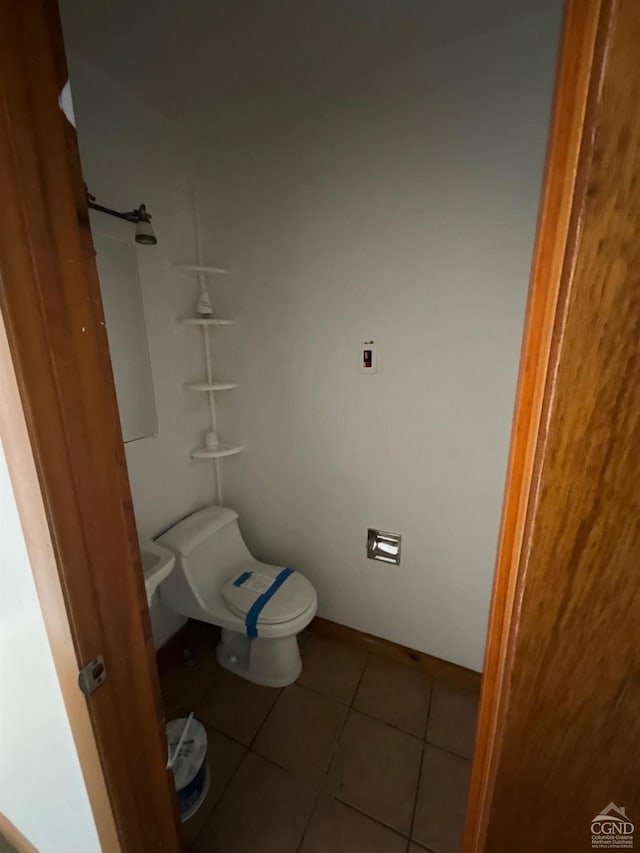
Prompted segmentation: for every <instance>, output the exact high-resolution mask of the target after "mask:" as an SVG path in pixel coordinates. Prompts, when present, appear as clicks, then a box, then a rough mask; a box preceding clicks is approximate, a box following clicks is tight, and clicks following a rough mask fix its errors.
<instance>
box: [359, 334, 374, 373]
mask: <svg viewBox="0 0 640 853" xmlns="http://www.w3.org/2000/svg"><path fill="white" fill-rule="evenodd" d="M359 357H360V362H359V363H360V373H377V372H378V356H377V353H376V345H375V343H374V341H363V342H362V343H361V344H360V354H359Z"/></svg>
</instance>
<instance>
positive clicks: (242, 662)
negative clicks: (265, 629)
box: [216, 628, 302, 687]
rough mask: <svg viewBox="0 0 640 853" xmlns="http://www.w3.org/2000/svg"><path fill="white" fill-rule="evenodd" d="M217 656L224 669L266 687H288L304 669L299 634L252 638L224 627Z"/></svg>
mask: <svg viewBox="0 0 640 853" xmlns="http://www.w3.org/2000/svg"><path fill="white" fill-rule="evenodd" d="M216 657H217V659H218V663H219V664H220V666H221V667H223V668H224V669H227V670H229V672H233V673H234V674H235V675H239V676H241V677H242V678H246V679H247V680H248V681H253V682H254V684H261V685H262V686H263V687H287V685H289V684H293V682H294V681H295V680H296V679H297V678H298V676H299V675H300V673H301V672H302V658H301V657H300V648H299V646H298V637H297V635H296V634H292V635H290V636H288V637H270V638H263V637H256V638H255V639H253V640H252V639H249V637H247V636H245V635H244V634H240V633H239V632H238V631H231V630H230V629H229V628H222V632H221V636H220V641H219V643H218V646H217V648H216Z"/></svg>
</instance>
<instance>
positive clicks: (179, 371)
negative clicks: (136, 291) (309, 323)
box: [67, 44, 214, 645]
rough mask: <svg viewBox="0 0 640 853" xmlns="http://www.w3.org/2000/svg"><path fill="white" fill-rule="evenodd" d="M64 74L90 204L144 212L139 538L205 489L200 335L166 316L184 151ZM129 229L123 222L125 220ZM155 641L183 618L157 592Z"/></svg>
mask: <svg viewBox="0 0 640 853" xmlns="http://www.w3.org/2000/svg"><path fill="white" fill-rule="evenodd" d="M67 47H68V48H69V49H70V51H71V56H70V72H71V84H72V90H73V101H74V109H75V115H76V120H77V126H78V136H79V142H80V154H81V159H82V170H83V174H84V177H85V180H86V183H87V186H88V187H89V189H90V191H91V192H92V193H93V194H94V195H95V196H96V198H97V200H98V202H100V203H101V204H105V205H107V206H108V207H113V208H115V209H117V210H130V209H131V208H132V207H136V206H137V205H139V204H140V203H141V202H144V203H145V204H146V205H147V208H148V210H149V212H150V213H151V214H152V217H153V227H154V230H155V232H156V236H157V238H158V244H157V246H152V247H149V246H140V247H138V261H139V270H140V286H141V290H142V301H143V307H144V314H145V321H146V326H147V337H148V343H149V354H150V360H151V373H152V377H153V385H154V392H155V399H156V406H157V414H158V434H157V435H155V436H153V437H151V438H144V439H139V440H137V441H132V442H129V443H128V444H127V445H126V456H127V465H128V468H129V478H130V481H131V490H132V493H133V503H134V509H135V514H136V522H137V525H138V533H139V536H140V538H141V540H144V539H148V538H152V537H154V536H156V535H157V534H159V533H160V532H162V531H163V530H164V529H166V528H167V527H169V526H170V525H171V524H173V523H174V522H175V521H177V520H178V519H180V518H182V517H184V516H185V515H188V514H189V513H190V512H192V511H194V510H195V509H198V508H200V507H201V506H203V505H204V504H206V503H210V502H211V500H212V499H213V495H214V481H213V472H212V467H211V466H210V465H208V464H198V463H190V462H189V459H188V452H189V450H190V449H191V448H192V447H194V446H197V445H198V444H199V443H200V438H201V435H202V433H203V432H204V430H205V429H206V428H207V417H208V416H207V409H206V406H205V405H204V404H203V401H202V399H200V397H199V396H198V395H195V394H189V393H187V392H186V391H184V390H183V387H182V386H183V383H184V382H187V381H189V380H191V381H193V380H195V379H199V378H202V371H203V363H204V362H203V354H202V342H201V340H200V336H199V335H198V334H197V332H196V330H193V329H189V328H186V327H183V326H180V325H179V324H178V323H177V322H176V319H177V318H178V317H180V316H185V315H188V314H190V313H191V312H192V311H193V309H194V307H195V302H196V293H197V287H196V284H195V283H194V281H193V280H192V279H190V278H188V277H186V276H184V275H183V274H182V273H179V272H178V271H176V270H174V269H172V267H173V265H174V264H176V263H193V262H194V261H195V227H194V209H193V195H192V188H193V185H194V181H195V175H194V173H193V169H192V164H193V162H194V156H193V153H192V151H191V148H190V147H189V145H188V144H187V141H186V139H185V138H184V137H183V136H182V135H181V134H180V132H179V130H178V128H177V127H176V126H175V125H173V124H172V123H171V122H169V121H167V120H166V119H165V118H163V117H162V116H161V115H159V114H158V113H157V112H155V111H154V110H152V109H150V108H149V107H147V106H146V105H145V104H143V103H141V102H140V100H138V99H137V98H135V97H133V96H132V95H130V94H129V93H128V92H127V91H125V90H124V89H122V88H121V87H119V86H116V85H115V84H114V83H113V82H112V81H111V80H109V79H108V78H107V77H105V76H104V75H103V74H101V73H100V72H98V71H97V70H96V69H95V68H93V67H92V66H90V65H89V64H87V63H85V62H80V61H76V60H74V58H73V44H71V45H67ZM131 227H132V229H133V226H131ZM151 618H152V624H153V629H154V639H155V642H156V645H161V644H162V643H163V642H164V641H165V640H166V639H167V638H168V637H169V636H170V635H171V634H172V633H173V632H174V631H175V630H177V628H179V627H180V625H181V624H182V623H183V621H184V620H183V619H181V618H180V617H177V616H176V615H175V614H171V613H168V612H167V611H166V610H165V609H164V608H163V607H162V605H161V604H160V602H159V601H158V598H157V595H156V597H155V600H154V602H153V605H152V608H151Z"/></svg>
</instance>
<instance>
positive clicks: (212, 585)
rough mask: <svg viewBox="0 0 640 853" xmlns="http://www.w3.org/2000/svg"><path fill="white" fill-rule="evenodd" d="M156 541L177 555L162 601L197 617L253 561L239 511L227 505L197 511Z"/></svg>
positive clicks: (166, 582)
mask: <svg viewBox="0 0 640 853" xmlns="http://www.w3.org/2000/svg"><path fill="white" fill-rule="evenodd" d="M156 541H157V542H158V543H159V544H160V545H163V546H164V547H165V548H169V549H171V550H172V551H173V552H174V553H175V555H176V564H175V568H174V570H173V572H172V573H171V574H170V575H169V576H168V577H167V579H166V580H165V581H164V582H163V583H162V584H161V586H160V595H161V597H162V600H163V602H164V603H165V604H166V605H167V606H169V607H170V608H171V609H172V610H175V611H177V612H179V613H183V614H184V615H185V616H192V617H194V618H196V619H197V618H198V617H199V613H200V610H201V608H202V607H204V604H205V602H210V601H211V600H212V598H213V597H214V596H217V595H219V593H220V589H221V587H222V584H223V583H224V582H225V581H226V580H227V579H228V578H229V577H231V575H233V574H234V573H239V572H241V571H243V570H244V569H245V568H246V566H247V564H248V563H250V562H252V561H253V557H252V556H251V553H250V551H249V549H248V548H247V546H246V545H245V543H244V540H243V538H242V535H241V533H240V528H239V527H238V513H237V512H234V510H232V509H227V508H226V507H220V506H210V507H205V509H201V510H199V511H198V512H194V513H193V515H190V516H188V517H187V518H184V519H183V520H182V521H179V522H178V523H177V524H174V526H173V527H171V528H169V530H167V531H166V532H165V533H163V534H162V535H161V536H159V537H158V538H157V539H156Z"/></svg>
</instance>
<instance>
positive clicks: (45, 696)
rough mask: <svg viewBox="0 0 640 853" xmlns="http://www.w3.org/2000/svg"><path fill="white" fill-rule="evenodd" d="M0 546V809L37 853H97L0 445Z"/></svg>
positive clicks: (96, 840)
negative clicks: (64, 852) (0, 550)
mask: <svg viewBox="0 0 640 853" xmlns="http://www.w3.org/2000/svg"><path fill="white" fill-rule="evenodd" d="M0 541H2V558H1V559H0V590H1V594H0V683H1V684H2V689H1V690H0V812H2V814H4V815H5V817H7V818H8V819H9V820H10V821H11V823H13V825H14V826H15V827H16V829H18V830H19V831H20V832H21V833H22V835H23V836H24V837H25V838H27V839H28V840H29V841H30V842H31V843H32V844H33V845H34V846H35V847H36V848H37V849H38V850H39V851H40V853H59V851H61V850H64V851H66V853H91V851H96V853H97V851H99V850H100V845H99V842H98V836H97V833H96V828H95V823H94V820H93V815H92V812H91V806H90V804H89V799H88V797H87V791H86V788H85V784H84V779H83V777H82V772H81V770H80V763H79V761H78V754H77V752H76V748H75V744H74V742H73V737H72V734H71V728H70V726H69V720H68V718H67V713H66V710H65V707H64V702H63V699H62V693H61V691H60V686H59V683H58V678H57V675H56V672H55V668H54V663H53V658H52V656H51V650H50V648H49V641H48V639H47V635H46V632H45V626H44V620H43V618H42V612H41V610H40V605H39V603H38V597H37V593H36V588H35V584H34V582H33V576H32V574H31V568H30V566H29V559H28V556H27V551H26V547H25V542H24V537H23V534H22V528H21V526H20V520H19V518H18V511H17V507H16V504H15V499H14V496H13V490H12V487H11V482H10V480H9V472H8V470H7V464H6V460H5V456H4V451H3V449H2V445H0Z"/></svg>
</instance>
